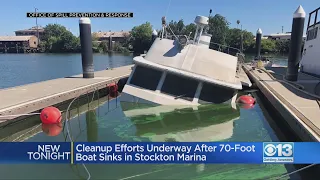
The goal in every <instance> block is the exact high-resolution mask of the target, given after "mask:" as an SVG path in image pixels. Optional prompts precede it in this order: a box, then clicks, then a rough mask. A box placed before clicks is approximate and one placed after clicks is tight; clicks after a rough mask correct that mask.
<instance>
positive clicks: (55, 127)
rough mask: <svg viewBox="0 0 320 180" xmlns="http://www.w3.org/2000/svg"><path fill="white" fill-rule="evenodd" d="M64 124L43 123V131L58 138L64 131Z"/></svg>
mask: <svg viewBox="0 0 320 180" xmlns="http://www.w3.org/2000/svg"><path fill="white" fill-rule="evenodd" d="M62 129H63V128H62V123H61V122H60V123H57V124H44V123H42V131H43V132H44V133H45V134H47V135H48V136H57V135H59V134H60V133H61V131H62Z"/></svg>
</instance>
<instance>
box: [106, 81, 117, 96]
mask: <svg viewBox="0 0 320 180" xmlns="http://www.w3.org/2000/svg"><path fill="white" fill-rule="evenodd" d="M107 88H108V90H109V95H110V97H116V96H117V95H118V85H117V84H116V83H111V84H108V85H107Z"/></svg>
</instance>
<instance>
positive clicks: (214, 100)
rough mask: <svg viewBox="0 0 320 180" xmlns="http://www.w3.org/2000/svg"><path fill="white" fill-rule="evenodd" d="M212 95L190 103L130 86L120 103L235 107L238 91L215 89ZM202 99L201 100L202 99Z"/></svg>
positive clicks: (125, 90)
mask: <svg viewBox="0 0 320 180" xmlns="http://www.w3.org/2000/svg"><path fill="white" fill-rule="evenodd" d="M210 92H211V93H210V94H208V93H206V95H203V96H201V95H200V97H199V99H197V101H195V100H193V101H188V100H185V99H183V98H175V97H173V96H170V95H167V94H164V93H160V92H156V91H149V90H145V89H141V88H138V87H134V86H131V85H130V84H129V85H128V84H127V85H125V87H124V90H123V91H122V93H121V97H120V102H131V103H137V104H148V105H155V106H156V105H178V106H198V105H201V104H231V105H235V101H236V98H237V93H238V91H237V90H234V89H229V90H228V91H226V90H225V89H219V88H216V89H213V90H211V91H210ZM200 98H201V99H200Z"/></svg>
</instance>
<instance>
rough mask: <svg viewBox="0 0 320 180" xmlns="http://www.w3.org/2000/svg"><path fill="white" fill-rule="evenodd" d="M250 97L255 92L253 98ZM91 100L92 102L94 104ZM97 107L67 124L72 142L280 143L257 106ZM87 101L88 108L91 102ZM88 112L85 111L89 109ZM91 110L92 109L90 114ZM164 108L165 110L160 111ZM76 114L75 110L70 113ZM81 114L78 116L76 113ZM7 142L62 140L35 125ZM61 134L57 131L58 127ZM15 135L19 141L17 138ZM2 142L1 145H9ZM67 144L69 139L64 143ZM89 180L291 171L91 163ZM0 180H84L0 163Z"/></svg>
mask: <svg viewBox="0 0 320 180" xmlns="http://www.w3.org/2000/svg"><path fill="white" fill-rule="evenodd" d="M254 95H255V94H254ZM96 101H97V100H96ZM96 101H94V102H92V103H93V104H94V103H97V102H96ZM99 101H100V103H102V105H101V106H99V107H98V108H97V109H93V108H91V105H89V106H88V105H87V104H84V105H83V106H81V107H80V108H79V109H80V110H79V112H80V115H79V116H77V115H76V114H75V116H74V118H73V119H71V120H70V121H69V122H70V123H69V127H70V132H71V134H72V138H73V139H74V141H77V142H85V141H89V142H98V141H104V142H128V141H129V142H142V141H143V142H150V141H180V142H184V141H195V142H208V141H209V142H210V141H230V142H232V141H238V142H239V141H248V142H259V141H260V142H261V141H265V142H266V141H279V138H278V137H277V134H276V132H274V130H273V129H272V128H271V127H270V125H269V122H268V119H267V118H266V117H265V113H266V112H264V111H262V109H261V108H262V107H261V106H260V105H259V103H260V102H258V104H256V105H255V106H254V108H252V109H243V108H239V107H238V108H237V109H233V108H232V107H231V106H229V105H207V106H201V107H199V108H198V110H192V109H179V110H178V109H176V110H168V109H170V108H172V107H170V106H160V107H154V109H153V113H149V112H148V111H147V110H145V108H148V107H143V106H141V105H136V104H129V103H119V101H118V100H111V101H110V102H109V103H107V102H105V101H106V98H103V99H100V100H99ZM92 103H91V104H92ZM88 108H90V110H89V111H88ZM92 109H93V110H92ZM164 110H166V112H163V111H164ZM74 111H75V112H76V111H77V110H74ZM81 112H82V114H81ZM30 129H31V130H32V129H33V130H32V131H30V130H28V132H25V133H24V134H25V135H24V137H22V136H23V135H20V134H19V136H18V135H13V136H11V140H12V139H16V140H18V138H20V139H22V140H23V141H25V142H44V141H45V142H59V141H65V139H66V130H64V131H62V132H61V133H60V134H59V135H58V136H48V134H49V133H53V132H54V131H59V129H57V128H56V127H53V128H49V129H48V128H45V127H44V131H43V130H41V127H39V125H37V126H34V127H33V128H30ZM60 130H62V129H60ZM17 136H18V137H17ZM11 140H10V139H6V140H5V141H11ZM67 141H68V140H67ZM87 168H88V170H89V172H90V174H91V177H92V179H213V178H214V179H262V178H267V177H274V176H279V175H281V174H283V173H286V172H291V171H293V167H290V166H284V165H213V164H212V165H204V164H181V165H170V164H163V165H144V164H141V165H137V164H134V165H124V164H121V165H120V164H119V165H110V164H109V165H108V164H100V165H91V164H87ZM0 174H1V179H25V178H27V179H85V178H86V177H87V174H86V171H85V170H84V169H83V167H82V166H81V165H65V164H61V165H50V164H49V165H48V164H46V165H45V164H43V165H36V164H34V165H21V164H15V165H0Z"/></svg>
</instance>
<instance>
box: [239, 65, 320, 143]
mask: <svg viewBox="0 0 320 180" xmlns="http://www.w3.org/2000/svg"><path fill="white" fill-rule="evenodd" d="M244 70H245V71H246V72H247V73H248V75H249V76H250V77H251V78H252V80H253V81H254V82H255V83H256V84H257V86H258V87H259V88H260V90H261V91H262V93H263V94H264V95H265V96H266V97H267V98H268V100H269V101H270V102H271V103H272V104H273V106H274V107H276V108H277V109H278V110H279V111H280V112H281V115H282V116H283V117H284V118H285V119H286V120H287V122H288V124H289V125H290V126H291V128H292V129H293V130H294V131H295V132H297V134H298V135H299V136H300V138H301V139H302V140H304V141H320V103H319V100H320V98H319V97H320V96H319V94H320V85H318V86H317V84H318V83H319V82H320V79H319V78H316V77H313V76H310V75H307V74H304V73H301V72H299V76H298V81H297V82H295V83H296V84H298V86H301V87H302V88H303V91H305V92H307V93H305V92H302V91H301V90H299V88H294V87H292V86H295V87H298V86H296V85H288V83H285V82H284V81H283V77H284V76H285V73H286V67H269V68H266V71H264V70H261V69H255V70H253V69H252V66H250V65H244ZM267 72H269V73H267ZM316 86H317V88H316ZM308 93H309V95H308ZM310 94H317V95H316V96H318V98H317V97H314V96H312V95H310Z"/></svg>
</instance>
